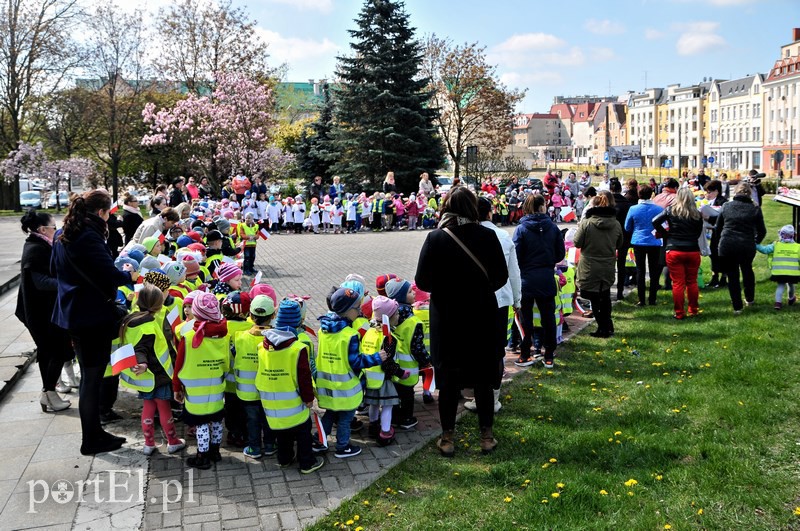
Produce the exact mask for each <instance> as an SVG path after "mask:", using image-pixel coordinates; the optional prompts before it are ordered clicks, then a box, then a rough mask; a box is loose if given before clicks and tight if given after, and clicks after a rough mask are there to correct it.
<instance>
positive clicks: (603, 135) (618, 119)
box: [592, 102, 628, 164]
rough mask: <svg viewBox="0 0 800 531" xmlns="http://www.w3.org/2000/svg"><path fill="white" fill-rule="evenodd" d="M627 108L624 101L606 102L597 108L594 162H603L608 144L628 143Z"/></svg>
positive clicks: (594, 122) (593, 118)
mask: <svg viewBox="0 0 800 531" xmlns="http://www.w3.org/2000/svg"><path fill="white" fill-rule="evenodd" d="M626 110H627V106H626V105H625V104H624V103H614V102H604V103H599V104H598V105H597V107H596V108H595V112H594V113H593V117H592V125H593V128H594V135H593V137H592V139H593V144H592V164H603V163H604V162H605V161H604V158H605V152H606V151H608V146H624V145H627V144H628V130H627V127H626V120H627V116H626Z"/></svg>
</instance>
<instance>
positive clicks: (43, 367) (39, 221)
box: [16, 210, 74, 412]
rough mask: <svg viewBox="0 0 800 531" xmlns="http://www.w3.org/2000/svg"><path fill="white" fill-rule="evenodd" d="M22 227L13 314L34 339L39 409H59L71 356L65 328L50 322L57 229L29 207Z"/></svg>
mask: <svg viewBox="0 0 800 531" xmlns="http://www.w3.org/2000/svg"><path fill="white" fill-rule="evenodd" d="M21 222H22V231H23V232H24V233H26V234H28V239H27V240H25V246H24V247H23V248H22V260H21V263H20V269H21V271H20V281H19V292H18V294H17V311H16V316H17V318H18V319H19V320H20V321H21V322H22V324H24V325H25V328H27V329H28V332H29V333H30V334H31V338H33V342H34V343H36V357H37V359H38V361H39V372H40V374H41V376H42V395H41V396H40V397H39V404H40V405H41V406H42V411H45V412H46V411H47V410H48V408H49V409H50V410H52V411H61V410H64V409H67V408H68V407H69V406H70V402H69V400H64V399H62V398H61V397H60V396H58V393H57V392H56V385H57V384H58V383H59V378H60V377H61V367H62V366H63V365H64V362H66V361H69V360H71V359H72V357H73V355H74V354H73V352H72V347H71V345H70V341H69V336H68V335H67V332H66V331H65V330H63V329H61V328H59V327H57V326H55V325H54V324H53V323H51V322H50V321H51V317H52V315H53V308H54V307H55V305H56V291H57V289H58V282H57V281H56V279H55V277H53V276H51V275H50V256H51V254H52V250H53V236H54V235H55V233H56V227H55V223H54V222H53V217H52V216H50V214H46V213H43V212H41V213H37V212H36V211H34V210H29V211H28V212H27V213H26V214H25V215H24V216H22V220H21Z"/></svg>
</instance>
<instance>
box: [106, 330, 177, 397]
mask: <svg viewBox="0 0 800 531" xmlns="http://www.w3.org/2000/svg"><path fill="white" fill-rule="evenodd" d="M146 335H153V336H155V342H154V348H155V351H156V358H158V362H159V363H161V366H162V367H163V368H164V372H166V373H167V375H168V376H169V377H170V378H172V358H171V357H170V352H169V345H167V340H166V338H165V337H164V332H163V331H162V330H161V327H160V326H159V324H158V322H157V321H149V322H146V323H142V324H140V325H138V326H129V327H128V328H127V329H126V330H125V337H124V338H122V340H121V342H122V343H123V344H127V343H129V344H131V345H133V346H134V347H135V346H136V345H137V344H138V343H139V341H141V340H142V337H144V336H146ZM119 381H120V383H121V384H122V385H124V386H125V387H128V388H130V389H133V390H135V391H142V392H145V393H147V392H150V391H152V390H153V389H154V388H155V375H154V374H153V372H152V371H151V370H150V369H149V368H148V369H147V370H146V371H144V372H143V373H142V374H136V373H134V372H133V371H132V370H131V369H124V370H123V371H122V372H120V373H119Z"/></svg>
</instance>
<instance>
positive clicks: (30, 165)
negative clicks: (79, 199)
mask: <svg viewBox="0 0 800 531" xmlns="http://www.w3.org/2000/svg"><path fill="white" fill-rule="evenodd" d="M0 174H2V176H3V179H5V181H6V182H9V183H10V182H13V181H14V179H15V178H16V177H28V178H29V179H45V180H46V181H47V182H48V183H50V187H51V188H53V189H58V184H59V182H61V181H63V180H65V179H68V178H69V179H72V182H73V183H84V184H86V183H91V182H92V180H93V179H94V180H95V181H96V178H97V175H98V173H97V165H96V164H95V163H94V162H93V161H91V160H89V159H84V158H71V159H64V160H48V158H47V154H46V153H45V152H44V148H43V146H42V143H41V142H39V143H37V144H26V143H24V142H23V143H22V144H20V145H19V147H18V148H17V149H15V150H14V151H12V152H11V153H9V154H8V157H6V158H5V159H4V160H2V161H0Z"/></svg>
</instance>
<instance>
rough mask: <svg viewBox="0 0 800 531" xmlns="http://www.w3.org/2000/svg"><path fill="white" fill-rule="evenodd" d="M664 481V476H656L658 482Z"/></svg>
mask: <svg viewBox="0 0 800 531" xmlns="http://www.w3.org/2000/svg"><path fill="white" fill-rule="evenodd" d="M662 479H664V476H662V475H661V474H658V475H657V476H656V481H661V480H662Z"/></svg>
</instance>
